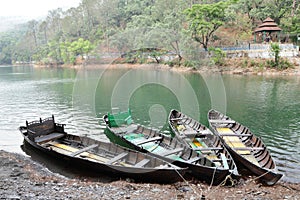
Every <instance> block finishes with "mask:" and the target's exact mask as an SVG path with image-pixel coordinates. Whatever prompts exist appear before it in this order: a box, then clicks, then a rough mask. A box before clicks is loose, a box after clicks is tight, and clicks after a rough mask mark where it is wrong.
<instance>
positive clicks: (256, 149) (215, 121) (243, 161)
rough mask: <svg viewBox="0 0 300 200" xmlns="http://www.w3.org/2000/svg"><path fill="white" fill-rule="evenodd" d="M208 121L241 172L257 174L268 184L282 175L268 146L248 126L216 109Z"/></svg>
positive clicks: (209, 114)
mask: <svg viewBox="0 0 300 200" xmlns="http://www.w3.org/2000/svg"><path fill="white" fill-rule="evenodd" d="M208 121H209V124H210V127H211V129H212V130H213V132H214V133H215V134H216V135H217V136H218V137H220V139H221V140H222V141H223V143H224V145H225V146H226V148H227V149H228V151H229V152H230V154H231V156H232V157H233V159H234V160H235V163H236V165H237V167H238V170H239V172H240V173H241V174H245V175H255V176H257V178H258V180H259V181H260V182H262V183H264V184H266V185H274V184H275V183H276V182H277V181H278V180H279V179H280V178H281V177H282V174H279V173H278V172H277V170H276V165H275V162H274V161H273V159H272V157H271V154H270V152H269V151H268V149H267V147H266V146H265V145H264V143H263V142H262V140H261V139H260V138H258V137H256V136H255V135H254V134H253V133H252V132H251V131H250V130H249V129H248V128H247V127H245V126H243V125H241V124H240V123H238V122H236V121H234V120H232V119H231V118H230V117H228V116H226V115H224V114H222V113H220V112H218V111H216V110H210V111H209V112H208Z"/></svg>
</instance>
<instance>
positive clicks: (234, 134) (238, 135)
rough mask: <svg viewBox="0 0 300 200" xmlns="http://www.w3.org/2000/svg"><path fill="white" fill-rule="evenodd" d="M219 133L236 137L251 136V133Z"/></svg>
mask: <svg viewBox="0 0 300 200" xmlns="http://www.w3.org/2000/svg"><path fill="white" fill-rule="evenodd" d="M219 134H220V136H233V137H234V136H236V137H240V136H242V137H250V136H252V134H236V133H219Z"/></svg>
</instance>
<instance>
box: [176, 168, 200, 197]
mask: <svg viewBox="0 0 300 200" xmlns="http://www.w3.org/2000/svg"><path fill="white" fill-rule="evenodd" d="M173 168H174V167H173ZM174 169H175V171H176V172H177V174H178V175H179V176H180V178H181V179H182V180H183V181H184V182H185V184H187V185H188V186H189V187H190V188H192V190H193V192H194V194H196V195H197V196H198V197H199V199H201V198H202V194H203V190H202V188H200V191H201V194H200V195H199V194H198V193H197V191H196V189H195V188H194V187H193V186H192V185H191V184H190V183H189V182H188V181H187V180H186V179H185V178H184V177H183V176H182V175H181V174H180V173H179V172H178V171H177V169H176V168H174Z"/></svg>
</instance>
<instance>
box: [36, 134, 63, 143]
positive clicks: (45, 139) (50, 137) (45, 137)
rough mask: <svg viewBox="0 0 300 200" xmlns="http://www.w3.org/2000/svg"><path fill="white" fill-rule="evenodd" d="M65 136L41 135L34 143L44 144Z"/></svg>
mask: <svg viewBox="0 0 300 200" xmlns="http://www.w3.org/2000/svg"><path fill="white" fill-rule="evenodd" d="M64 136H65V134H63V133H50V134H47V135H41V136H38V137H35V138H34V141H35V142H36V143H43V142H48V141H51V140H55V139H58V138H62V137H64Z"/></svg>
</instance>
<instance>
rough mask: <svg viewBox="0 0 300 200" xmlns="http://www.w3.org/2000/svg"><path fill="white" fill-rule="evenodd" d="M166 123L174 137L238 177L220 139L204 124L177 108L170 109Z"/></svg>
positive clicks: (234, 166) (235, 168)
mask: <svg viewBox="0 0 300 200" xmlns="http://www.w3.org/2000/svg"><path fill="white" fill-rule="evenodd" d="M168 123H169V126H170V129H171V130H172V132H173V134H174V137H176V138H177V139H178V140H180V141H182V142H183V143H184V144H185V145H186V146H187V147H188V148H191V149H192V150H194V151H197V153H199V154H201V155H203V156H204V157H206V158H207V159H209V160H211V161H212V162H214V163H215V165H216V166H219V167H223V168H225V169H229V170H230V172H231V173H232V174H233V175H234V176H235V177H238V171H237V167H236V165H235V162H234V160H233V159H232V157H231V155H230V153H229V152H228V151H227V149H226V148H225V146H224V145H223V143H222V141H221V140H220V139H219V137H217V136H216V135H214V134H213V133H212V132H211V130H209V129H208V128H207V127H206V126H204V125H203V124H201V123H199V122H198V121H196V120H194V119H192V118H191V117H189V116H187V115H185V114H183V113H182V112H180V111H177V110H171V111H170V114H169V117H168Z"/></svg>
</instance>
